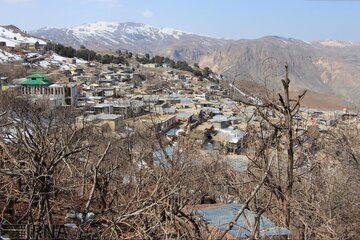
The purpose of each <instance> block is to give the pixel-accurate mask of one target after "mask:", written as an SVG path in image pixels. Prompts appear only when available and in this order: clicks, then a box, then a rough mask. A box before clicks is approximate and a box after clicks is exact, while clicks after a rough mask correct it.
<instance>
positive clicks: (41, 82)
mask: <svg viewBox="0 0 360 240" xmlns="http://www.w3.org/2000/svg"><path fill="white" fill-rule="evenodd" d="M94 67H96V64H93V63H86V66H82V67H81V66H77V67H76V68H74V69H65V70H64V74H65V75H66V77H67V78H68V79H69V81H68V82H67V83H59V82H55V81H53V80H50V79H49V78H48V77H47V76H45V75H42V74H32V75H29V76H28V77H27V78H26V79H23V80H21V81H19V82H18V83H17V86H16V87H15V89H17V90H18V91H19V92H20V94H21V95H23V96H26V97H28V98H30V99H33V100H34V101H38V100H39V99H42V100H46V102H48V103H49V106H50V107H57V106H72V107H75V108H78V109H81V110H82V112H83V114H82V115H81V116H78V117H77V118H76V122H75V124H76V126H77V127H79V128H82V127H84V126H86V125H91V126H95V127H98V128H99V129H102V130H104V129H106V131H109V132H110V133H111V134H119V135H121V134H124V133H128V132H129V131H131V130H132V129H134V128H137V127H147V128H152V129H153V130H154V131H156V132H157V133H159V134H162V135H163V136H164V137H166V138H167V139H168V140H169V142H170V143H171V144H170V145H169V146H166V147H165V152H166V153H167V154H169V155H171V153H172V152H174V146H175V145H176V142H177V141H178V139H179V138H181V137H182V136H188V137H189V138H191V139H193V140H194V141H195V142H197V143H198V144H199V146H201V148H202V150H203V151H215V152H217V153H218V154H220V155H221V156H223V157H224V159H226V160H230V162H231V164H233V165H234V168H236V169H237V170H239V171H244V165H245V167H246V163H247V161H248V159H247V158H246V156H245V155H242V152H243V151H244V149H245V148H246V147H247V141H246V140H247V137H248V133H247V124H248V122H249V120H250V119H254V120H256V118H254V116H255V115H256V114H255V108H254V107H249V106H243V105H241V104H240V103H238V102H236V101H234V100H232V99H231V98H230V95H229V93H228V91H227V90H226V89H225V88H223V87H222V86H221V84H216V83H213V82H210V81H199V79H198V78H196V77H194V76H192V75H191V74H190V73H188V74H187V73H184V72H180V71H176V70H165V71H163V72H162V73H160V74H159V73H156V74H153V75H151V74H144V72H142V71H141V70H140V68H139V67H138V66H131V65H130V66H125V65H116V66H111V67H108V69H107V71H102V72H100V73H99V74H91V73H90V72H91V71H89V69H91V68H94ZM151 67H153V68H158V66H146V68H151ZM157 72H158V71H157ZM149 76H150V77H149ZM4 79H5V78H4ZM0 86H2V85H0ZM294 118H295V120H299V121H298V122H299V125H298V129H297V130H301V129H305V128H306V126H304V125H303V122H304V121H300V120H302V119H304V118H305V119H307V120H308V122H310V125H311V124H315V125H317V126H318V127H319V128H320V130H321V131H327V129H328V128H331V127H334V126H336V125H338V124H340V123H341V122H344V121H357V119H358V114H357V113H355V112H349V111H346V110H344V111H342V112H341V111H335V112H334V111H321V110H317V109H305V108H304V109H300V112H299V114H298V115H297V116H296V117H294ZM163 152H164V151H162V150H161V151H158V152H154V154H153V158H154V161H155V162H156V161H157V162H160V161H162V160H163V157H164V156H163V154H162V153H163ZM233 209H238V206H235V207H234V206H233V205H219V206H213V207H212V208H207V209H199V213H201V214H202V215H203V217H204V218H206V219H207V221H208V222H214V225H216V224H215V223H216V221H217V219H218V218H219V217H221V218H224V219H225V217H227V218H229V219H227V220H230V218H231V216H233V215H234V210H233ZM227 213H229V214H230V213H231V214H230V215H229V214H227ZM224 214H225V215H226V214H227V215H226V216H223V215H224ZM247 214H248V216H249V218H251V216H252V215H251V214H252V213H251V212H250V211H249V212H248V213H247ZM239 221H240V220H239ZM241 221H245V220H241ZM264 221H265V222H267V225H266V224H265V225H261V228H262V229H263V230H264V231H263V233H264V234H265V235H266V236H268V237H269V236H287V235H289V234H290V232H289V231H288V230H286V229H281V228H277V227H276V226H275V224H274V223H272V222H270V220H268V219H265V218H264ZM242 224H243V223H241V222H239V223H238V225H237V227H236V228H234V230H232V231H233V233H234V234H235V235H236V234H238V235H236V236H241V237H242V238H245V237H246V236H247V235H246V234H248V232H246V231H245V232H244V231H240V230H239V229H242ZM222 226H223V225H221V224H220V225H219V226H218V228H219V229H220V230H221V229H222ZM267 226H269V229H267ZM236 231H237V232H236ZM230 233H231V232H230ZM234 239H236V238H234Z"/></svg>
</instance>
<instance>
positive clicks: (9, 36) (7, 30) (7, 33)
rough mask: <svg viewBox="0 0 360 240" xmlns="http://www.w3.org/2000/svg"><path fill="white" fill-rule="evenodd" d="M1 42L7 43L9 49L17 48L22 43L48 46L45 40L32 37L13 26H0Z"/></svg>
mask: <svg viewBox="0 0 360 240" xmlns="http://www.w3.org/2000/svg"><path fill="white" fill-rule="evenodd" d="M0 42H5V43H6V46H8V47H15V46H16V45H18V44H20V43H36V42H39V43H40V44H46V42H45V41H44V40H43V39H39V38H36V37H33V36H30V35H29V34H27V33H25V32H23V31H22V30H20V29H19V28H17V27H15V26H13V25H9V26H0Z"/></svg>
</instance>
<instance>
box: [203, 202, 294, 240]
mask: <svg viewBox="0 0 360 240" xmlns="http://www.w3.org/2000/svg"><path fill="white" fill-rule="evenodd" d="M241 207H242V205H241V204H224V205H216V206H214V207H210V208H204V209H200V210H197V213H198V214H199V215H201V216H202V217H203V219H204V220H205V221H206V222H207V223H208V224H211V225H213V226H216V227H217V228H218V229H219V230H220V231H225V229H226V227H227V226H228V224H229V223H230V222H231V221H232V220H233V218H234V217H235V215H236V214H237V212H238V211H239V209H240V208H241ZM246 219H247V221H248V223H249V225H250V226H248V224H247V223H246V222H247V221H246ZM254 221H255V214H254V213H253V212H251V211H250V210H247V209H245V211H244V213H243V214H242V215H241V216H240V218H239V219H238V221H237V222H236V224H235V225H234V227H233V228H232V230H230V231H229V234H230V235H231V236H233V237H237V238H247V237H249V235H250V234H251V230H252V226H253V225H254ZM259 235H260V236H261V237H264V236H267V237H271V236H288V235H290V231H289V230H287V229H285V228H280V227H277V226H276V224H275V223H273V222H271V221H270V220H269V219H267V218H266V217H264V216H262V217H261V220H260V226H259Z"/></svg>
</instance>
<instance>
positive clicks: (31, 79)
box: [20, 74, 53, 85]
mask: <svg viewBox="0 0 360 240" xmlns="http://www.w3.org/2000/svg"><path fill="white" fill-rule="evenodd" d="M52 83H53V82H52V81H51V80H49V79H46V78H45V76H44V75H42V74H32V75H29V76H27V77H26V80H24V81H22V82H21V83H20V84H21V85H51V84H52Z"/></svg>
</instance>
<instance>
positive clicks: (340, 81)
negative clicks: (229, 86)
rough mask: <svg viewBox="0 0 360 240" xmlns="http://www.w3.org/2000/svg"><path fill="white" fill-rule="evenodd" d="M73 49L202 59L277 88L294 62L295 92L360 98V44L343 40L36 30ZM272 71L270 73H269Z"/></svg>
mask: <svg viewBox="0 0 360 240" xmlns="http://www.w3.org/2000/svg"><path fill="white" fill-rule="evenodd" d="M30 33H31V34H33V35H35V36H38V37H45V38H47V39H50V40H52V41H55V42H59V43H62V44H65V45H70V46H73V47H80V46H81V45H85V46H86V47H87V48H90V49H108V50H112V51H115V50H118V49H120V50H129V51H132V52H135V53H140V54H145V53H149V54H150V55H161V56H166V57H170V58H173V59H175V60H186V61H188V62H190V63H195V62H197V63H199V64H200V65H201V66H202V67H210V68H211V69H212V70H214V71H216V72H218V73H221V74H223V75H225V76H226V77H227V78H228V79H233V78H235V77H236V78H237V80H255V81H257V82H260V83H261V82H263V81H264V79H266V81H267V83H266V85H267V86H268V87H270V88H273V89H276V88H277V86H278V85H279V77H280V76H281V74H283V72H282V70H281V66H283V65H284V64H285V63H288V64H289V65H290V67H291V69H292V71H293V72H291V78H292V79H293V87H294V88H295V90H300V89H311V90H314V91H317V92H319V93H324V94H330V95H336V96H338V97H341V98H343V99H344V100H346V101H352V102H357V103H359V102H360V99H359V98H358V96H359V94H360V77H359V76H360V67H359V64H360V43H357V42H350V41H340V40H319V41H314V42H306V41H303V40H299V39H295V38H286V37H281V36H264V37H262V38H258V39H239V40H226V39H217V38H211V37H207V36H200V35H196V34H193V33H186V32H183V31H180V30H176V29H171V28H155V27H152V26H150V25H147V24H143V23H134V22H126V23H114V22H96V23H86V24H82V25H79V26H75V27H71V28H49V27H47V28H42V29H41V30H36V31H33V32H30ZM270 70H271V71H272V73H268V72H267V71H270Z"/></svg>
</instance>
